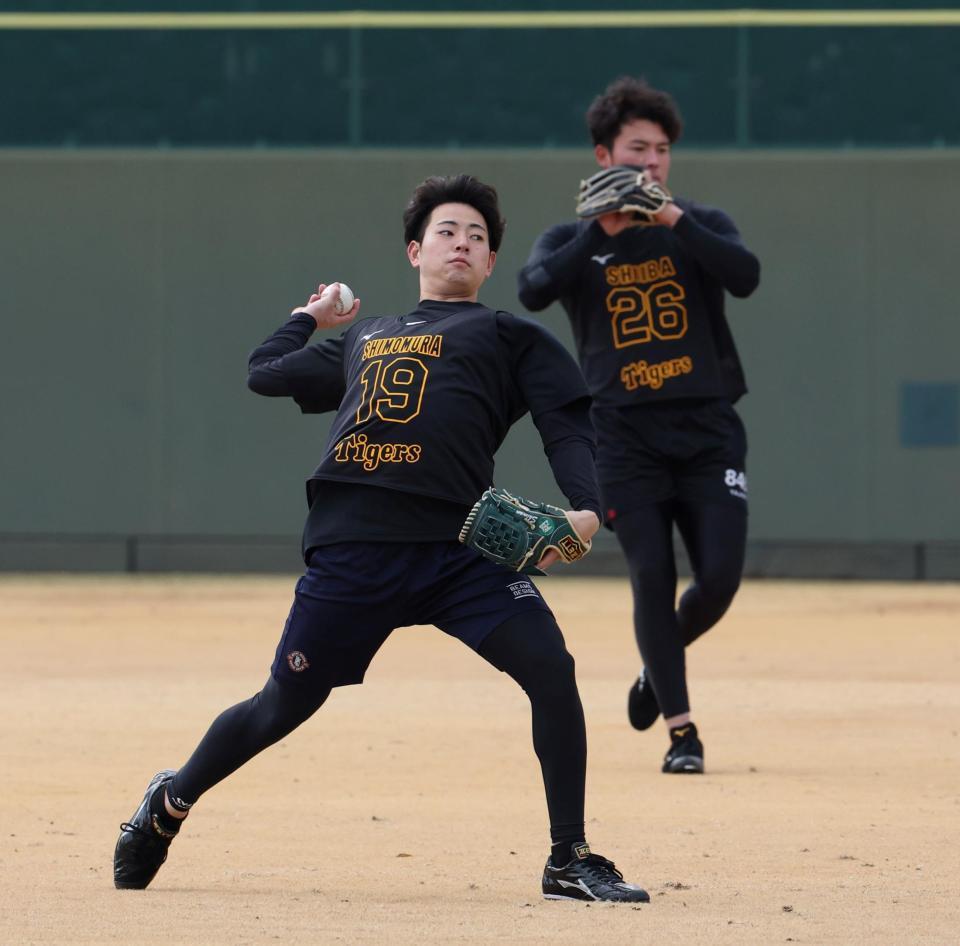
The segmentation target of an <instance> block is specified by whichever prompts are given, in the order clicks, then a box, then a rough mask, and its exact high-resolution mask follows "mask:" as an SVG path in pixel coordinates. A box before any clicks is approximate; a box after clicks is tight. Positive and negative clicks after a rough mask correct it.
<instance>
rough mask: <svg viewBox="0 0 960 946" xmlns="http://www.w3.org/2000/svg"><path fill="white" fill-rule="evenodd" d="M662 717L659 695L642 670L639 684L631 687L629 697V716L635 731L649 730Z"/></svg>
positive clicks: (638, 679)
mask: <svg viewBox="0 0 960 946" xmlns="http://www.w3.org/2000/svg"><path fill="white" fill-rule="evenodd" d="M659 715H660V704H659V703H658V702H657V695H656V693H654V692H653V687H652V686H650V681H649V680H648V679H647V671H646V670H645V669H644V670H641V671H640V676H639V677H637V682H636V683H634V684H633V686H632V687H630V695H629V696H628V697H627V716H629V717H630V725H631V726H633V728H634V729H649V728H650V727H651V726H652V725H653V724H654V723H655V722H656V721H657V717H658V716H659Z"/></svg>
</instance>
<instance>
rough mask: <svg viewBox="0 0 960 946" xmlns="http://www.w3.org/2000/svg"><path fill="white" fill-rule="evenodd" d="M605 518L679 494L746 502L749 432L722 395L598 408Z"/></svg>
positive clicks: (688, 499) (595, 415)
mask: <svg viewBox="0 0 960 946" xmlns="http://www.w3.org/2000/svg"><path fill="white" fill-rule="evenodd" d="M592 416H593V421H594V425H595V426H596V429H597V439H598V442H599V449H598V454H597V466H598V470H599V474H600V484H601V488H602V492H603V501H604V507H605V508H606V510H607V519H608V520H610V519H612V518H615V516H616V514H617V513H618V512H621V513H622V512H624V511H626V510H628V509H630V508H634V507H636V506H638V505H642V504H645V503H653V502H663V501H665V500H670V499H679V500H681V501H685V502H712V503H724V504H727V505H735V506H739V507H741V508H743V509H746V505H747V471H746V460H747V434H746V431H745V430H744V426H743V422H742V421H741V420H740V417H739V415H738V414H737V412H736V411H735V410H734V408H733V405H732V404H731V403H730V402H729V401H726V400H723V399H715V400H707V401H693V402H691V401H667V402H663V403H660V404H650V405H647V406H644V407H631V408H625V409H620V410H618V409H609V408H607V409H601V410H594V412H593V415H592Z"/></svg>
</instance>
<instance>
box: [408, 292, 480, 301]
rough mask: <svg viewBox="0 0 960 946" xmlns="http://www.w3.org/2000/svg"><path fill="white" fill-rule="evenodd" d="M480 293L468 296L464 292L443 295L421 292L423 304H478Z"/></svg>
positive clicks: (441, 293)
mask: <svg viewBox="0 0 960 946" xmlns="http://www.w3.org/2000/svg"><path fill="white" fill-rule="evenodd" d="M477 295H478V293H476V292H475V293H473V294H472V295H471V294H466V293H463V292H452V293H449V294H448V293H443V292H436V291H435V290H434V291H432V292H426V291H421V293H420V301H421V302H476V301H477Z"/></svg>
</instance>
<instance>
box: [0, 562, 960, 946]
mask: <svg viewBox="0 0 960 946" xmlns="http://www.w3.org/2000/svg"><path fill="white" fill-rule="evenodd" d="M292 585H293V579H292V578H290V579H286V578H261V577H255V578H251V577H236V578H234V577H226V578H216V579H207V578H195V577H182V578H181V577H160V578H158V577H136V578H122V577H116V578H82V577H59V576H58V577H39V576H38V577H6V578H2V579H0V708H2V714H0V720H2V722H0V727H2V728H0V732H2V758H3V773H4V778H3V794H2V800H0V818H2V820H0V837H2V841H3V843H2V845H0V941H2V942H3V943H12V944H13V943H15V944H27V943H131V944H136V943H164V944H170V943H174V944H176V943H186V944H194V943H197V944H199V943H203V944H213V943H225V944H227V943H228V944H241V943H277V942H279V943H377V944H381V943H390V944H404V943H418V942H428V943H456V944H459V943H480V942H487V941H493V940H496V941H498V942H503V943H518V944H520V943H548V942H549V943H556V942H558V941H564V942H584V941H587V942H598V943H604V944H620V943H624V944H626V943H631V944H634V943H663V942H681V943H684V944H728V943H729V944H743V943H757V944H772V943H784V942H794V943H836V944H856V943H870V944H877V943H890V944H903V943H943V944H947V943H949V944H954V943H956V942H957V941H958V939H960V932H958V931H960V907H958V903H960V899H958V895H960V844H958V841H960V797H958V785H960V736H958V731H960V686H958V683H960V587H958V586H956V585H929V584H911V585H882V584H813V583H774V582H762V583H748V584H747V585H745V587H744V588H743V589H742V591H741V593H740V595H739V597H738V599H737V601H736V603H735V605H734V607H733V609H732V611H731V613H730V614H729V615H728V616H727V617H726V618H725V620H724V622H723V623H722V624H721V626H720V627H719V628H717V629H715V630H714V632H712V633H711V634H709V635H708V636H707V637H706V638H704V639H703V640H702V641H701V642H699V643H698V644H697V645H696V646H695V647H694V648H693V649H692V650H691V652H690V654H689V672H690V679H691V682H692V694H693V699H694V710H695V712H694V717H695V719H696V721H697V722H698V724H699V726H700V729H701V733H702V735H703V737H704V742H705V745H706V750H707V751H706V759H707V767H708V773H707V774H706V775H705V776H702V777H696V776H692V777H691V776H666V775H662V774H661V773H660V770H659V763H660V759H661V756H662V754H663V752H664V751H665V749H666V736H665V733H664V731H663V730H662V728H661V727H660V726H659V725H658V726H657V728H655V729H653V730H651V731H649V732H647V733H642V734H641V733H635V732H634V731H633V730H631V729H630V728H629V725H628V723H627V720H626V714H625V696H626V689H627V685H628V684H629V682H630V681H631V680H632V679H633V677H634V675H635V673H636V670H637V663H638V661H637V657H636V655H635V652H634V647H633V643H632V635H631V632H630V630H629V614H630V600H629V591H628V589H627V587H626V585H625V584H624V583H623V582H621V581H617V580H607V579H602V580H601V579H578V578H575V577H565V578H560V579H557V578H553V579H546V580H543V581H542V587H543V589H544V592H545V594H546V595H547V597H548V600H550V601H551V603H552V604H553V606H554V609H555V611H556V613H557V615H558V617H559V618H560V621H561V624H562V626H563V627H564V629H565V632H566V634H567V639H568V644H569V646H570V649H571V650H572V652H573V653H574V655H575V656H576V658H577V665H578V677H579V681H580V687H581V691H582V695H583V700H584V706H585V709H586V714H587V725H588V734H589V740H590V770H589V776H588V786H587V787H588V795H587V821H588V825H587V832H588V838H589V839H590V841H591V843H592V845H593V847H594V849H595V850H597V851H599V852H601V853H603V854H605V855H606V856H608V857H611V858H612V859H614V860H615V861H616V862H617V865H618V867H620V868H621V869H622V870H623V872H624V874H625V875H626V877H627V879H628V880H631V881H635V882H638V883H642V884H644V885H645V886H646V887H647V889H648V890H649V891H650V892H651V896H652V902H651V903H650V904H649V905H647V906H643V907H631V906H629V905H606V904H601V905H597V904H594V905H586V904H577V903H556V902H546V901H544V900H542V899H541V897H540V891H539V879H540V872H541V869H542V866H543V861H544V859H545V857H546V854H547V850H548V849H547V834H546V815H545V806H544V802H543V796H542V786H541V782H540V776H539V769H538V767H537V764H536V760H535V757H534V755H533V752H532V749H531V746H530V736H529V708H528V704H527V702H526V698H525V696H524V695H523V693H522V692H521V691H520V690H519V689H517V688H516V687H515V686H514V684H513V683H512V682H511V681H510V680H509V679H508V678H507V677H505V676H503V675H502V674H499V673H497V672H496V671H494V670H492V669H491V668H489V667H488V666H487V665H486V664H485V663H484V662H483V661H482V660H479V659H478V658H476V657H475V656H474V655H473V654H472V653H470V652H469V651H468V650H467V649H466V648H464V647H463V646H462V645H461V644H459V643H457V642H456V641H452V640H450V639H448V638H446V637H444V635H442V634H441V633H440V632H438V631H436V630H434V629H432V628H414V629H405V630H401V631H398V632H397V633H396V634H395V635H394V636H393V637H392V638H391V640H390V641H388V643H387V645H386V646H385V648H384V649H383V651H382V652H381V653H380V655H379V656H378V657H377V659H376V660H375V662H374V664H373V666H372V668H371V671H370V673H369V675H368V679H367V683H366V684H365V685H364V686H362V687H349V688H345V689H341V690H338V691H335V693H334V695H333V697H332V698H331V700H330V701H329V702H328V704H327V705H326V706H325V707H324V708H323V710H321V712H320V713H319V714H318V715H317V716H316V717H315V718H314V719H312V720H311V721H309V722H308V723H307V724H306V725H305V726H303V727H301V729H299V730H298V731H297V732H295V733H294V734H293V735H291V736H290V737H289V738H288V739H286V740H284V741H283V742H282V743H281V744H279V745H278V746H275V747H273V748H272V749H270V750H268V751H267V752H266V753H264V754H262V755H261V756H259V757H258V758H256V759H254V760H253V761H252V762H251V763H250V764H249V765H247V766H246V767H244V768H243V769H242V770H240V772H238V773H236V774H235V775H234V776H233V777H231V778H230V779H228V780H227V781H226V782H224V783H223V784H221V785H220V786H217V787H216V788H215V789H213V790H212V791H211V792H210V793H209V794H208V795H207V796H206V797H205V798H204V799H203V800H202V802H201V804H199V805H198V806H197V809H196V810H195V812H194V813H193V815H191V818H190V821H189V823H188V826H187V827H186V829H185V830H184V832H183V834H182V835H181V837H180V838H179V839H178V840H177V841H176V842H175V844H174V845H173V847H172V849H171V856H170V860H169V861H168V863H167V865H166V866H165V867H164V868H163V869H162V870H161V872H160V874H159V875H158V876H157V879H156V880H155V881H154V883H153V885H152V886H151V887H150V888H149V889H148V890H147V891H145V892H139V891H117V890H115V889H114V887H113V883H112V873H111V864H112V851H113V845H114V842H115V840H116V836H117V832H118V827H119V824H120V822H121V821H123V820H125V819H126V818H128V817H129V816H130V815H131V814H132V812H133V809H134V808H135V807H136V805H137V804H138V803H139V800H140V797H141V794H142V792H143V788H144V786H145V784H146V782H147V780H148V779H149V778H150V776H151V775H152V774H153V773H154V772H155V771H156V770H157V769H159V768H163V767H168V766H169V767H176V766H177V765H179V764H180V763H181V762H182V761H183V760H184V759H185V757H186V755H187V754H188V753H189V752H190V751H191V750H192V748H193V746H194V745H195V743H196V741H197V740H198V739H199V737H200V736H201V735H202V733H203V731H204V730H205V729H206V726H207V724H208V723H209V722H210V720H211V719H212V718H213V717H214V715H215V714H216V713H217V712H219V711H220V710H221V709H222V708H223V707H225V706H227V705H228V704H231V703H233V702H236V701H237V700H239V699H242V698H245V697H247V696H249V695H251V694H252V693H253V692H255V691H256V690H257V689H259V687H260V686H261V684H262V682H263V680H264V679H265V678H266V674H267V668H268V666H269V663H270V660H271V658H272V654H273V649H274V646H275V643H276V639H277V636H278V634H279V630H280V627H281V625H282V622H283V618H284V617H285V615H286V611H287V607H288V603H289V600H290V595H291V590H292Z"/></svg>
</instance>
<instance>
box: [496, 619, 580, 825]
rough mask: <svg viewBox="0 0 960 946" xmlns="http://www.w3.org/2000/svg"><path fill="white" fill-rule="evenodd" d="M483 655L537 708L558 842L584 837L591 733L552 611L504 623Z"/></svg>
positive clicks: (538, 743)
mask: <svg viewBox="0 0 960 946" xmlns="http://www.w3.org/2000/svg"><path fill="white" fill-rule="evenodd" d="M480 656H481V657H483V658H484V660H487V661H489V662H490V663H491V664H493V666H494V667H496V668H497V669H498V670H502V671H503V672H504V673H506V674H509V675H510V676H511V677H512V678H513V679H514V680H516V681H517V683H519V684H520V686H521V687H523V689H524V690H525V691H526V694H527V696H528V697H529V698H530V706H531V709H532V712H533V748H534V751H535V752H536V753H537V758H538V759H539V760H540V770H541V771H542V773H543V784H544V788H545V789H546V792H547V810H548V812H549V814H550V836H551V838H552V840H553V841H554V843H555V844H558V843H560V842H572V841H577V840H583V796H584V786H585V782H586V772H587V732H586V726H585V724H584V719H583V705H582V704H581V703H580V693H579V692H578V690H577V680H576V676H575V674H574V663H573V657H572V656H571V655H570V653H569V652H568V651H567V648H566V644H565V643H564V641H563V634H561V632H560V628H559V627H558V626H557V622H556V620H555V619H554V617H553V615H552V614H550V613H549V612H547V611H534V612H531V613H529V614H524V615H520V616H518V617H515V618H511V619H510V620H509V621H507V622H505V623H504V624H501V625H500V627H498V628H497V629H496V630H495V631H494V632H493V633H492V634H491V635H490V636H489V637H488V638H487V639H486V640H485V641H484V642H483V644H481V645H480Z"/></svg>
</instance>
